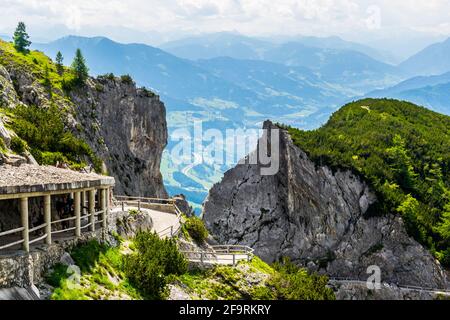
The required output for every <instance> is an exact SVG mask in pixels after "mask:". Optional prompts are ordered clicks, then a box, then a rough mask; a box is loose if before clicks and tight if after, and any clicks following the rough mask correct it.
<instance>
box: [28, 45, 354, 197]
mask: <svg viewBox="0 0 450 320" xmlns="http://www.w3.org/2000/svg"><path fill="white" fill-rule="evenodd" d="M33 47H34V48H35V49H39V50H41V51H44V52H45V53H47V54H48V55H50V56H51V57H55V56H56V53H57V51H61V52H62V53H63V55H64V57H65V63H66V64H70V62H71V61H72V59H73V57H74V52H75V50H76V49H77V48H80V49H81V50H82V52H83V54H84V56H85V58H86V60H87V63H88V66H89V68H90V72H91V74H93V75H99V74H105V73H110V72H112V73H114V74H116V75H123V74H130V75H131V76H132V77H133V79H134V80H135V81H136V82H137V84H138V85H141V86H146V87H149V88H152V89H153V90H155V91H156V92H158V93H159V94H160V95H161V98H162V100H163V101H164V102H165V104H166V106H167V110H168V113H167V119H168V125H169V133H173V132H175V131H176V130H177V129H187V130H189V131H190V132H192V124H193V123H194V121H195V120H201V121H203V128H204V130H206V129H208V128H214V129H218V130H221V131H222V132H225V130H227V129H232V128H260V127H261V123H262V122H263V121H264V120H266V119H268V118H271V119H272V120H274V121H280V122H284V123H288V124H291V125H293V126H297V127H302V128H314V127H317V126H319V125H320V124H321V123H324V122H325V121H326V119H327V118H328V116H329V115H330V114H331V113H332V112H333V111H335V109H336V108H337V107H338V106H339V105H340V103H341V102H342V101H343V100H345V99H347V98H348V96H349V94H347V93H345V92H344V90H342V89H341V88H337V87H336V86H335V85H331V84H328V83H327V82H325V81H323V80H322V79H320V78H319V77H318V76H317V75H316V74H315V73H314V72H311V71H310V70H309V69H307V68H303V67H288V66H284V65H281V64H276V63H272V62H266V61H252V60H238V59H231V58H221V59H213V60H201V61H196V62H193V61H190V60H187V59H182V58H179V57H176V56H174V55H172V54H169V53H167V52H165V51H163V50H161V49H157V48H154V47H151V46H147V45H142V44H120V43H117V42H114V41H111V40H109V39H107V38H103V37H95V38H83V37H75V36H69V37H65V38H62V39H59V40H57V41H54V42H51V43H48V44H33ZM174 143H175V142H171V143H169V146H168V151H169V150H171V148H172V147H173V146H174ZM236 160H238V159H236ZM227 169H228V167H227V166H214V165H206V164H203V165H198V166H187V167H186V166H185V165H179V164H175V163H174V162H173V158H172V157H171V156H170V154H169V153H168V152H166V154H165V155H164V158H163V162H162V165H161V170H162V172H163V174H164V179H165V183H166V185H167V186H168V190H169V191H170V192H173V193H176V192H177V191H179V190H185V193H186V194H189V195H190V196H191V197H192V200H193V201H195V202H196V203H197V204H200V203H201V202H202V201H203V199H204V197H205V196H206V195H207V191H208V190H209V188H210V187H211V186H212V185H213V184H214V183H216V182H217V181H219V180H220V178H221V176H222V174H223V172H224V171H226V170H227Z"/></svg>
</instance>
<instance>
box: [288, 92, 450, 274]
mask: <svg viewBox="0 0 450 320" xmlns="http://www.w3.org/2000/svg"><path fill="white" fill-rule="evenodd" d="M287 129H288V132H289V134H290V135H291V137H292V139H293V141H294V143H295V144H296V145H297V146H298V147H300V148H301V149H302V150H304V151H305V152H306V153H307V154H308V155H309V156H310V157H311V159H312V160H313V161H315V163H316V164H317V165H328V166H330V167H331V168H332V169H333V170H339V169H340V170H351V171H352V172H354V173H355V174H356V175H358V176H360V177H362V178H363V179H364V180H366V181H368V183H370V185H371V186H372V188H373V189H374V190H375V191H376V193H377V196H378V198H379V201H378V202H377V203H376V204H375V205H374V206H372V208H370V212H369V214H387V213H395V214H401V215H402V217H403V219H404V221H405V224H406V227H407V230H408V232H409V234H410V235H411V236H413V237H414V238H415V239H416V240H418V241H419V242H421V243H422V244H424V245H426V246H427V247H428V248H429V249H430V250H431V251H432V253H434V254H435V255H436V257H438V258H439V259H440V261H441V262H442V263H443V264H444V265H446V266H450V250H449V248H450V230H447V228H446V227H445V226H448V225H449V221H448V220H449V219H450V214H449V212H450V117H448V116H445V115H442V114H438V113H435V112H433V111H430V110H428V109H425V108H423V107H419V106H416V105H414V104H412V103H409V102H404V101H397V100H390V99H365V100H360V101H356V102H352V103H349V104H347V105H346V106H344V107H343V108H342V109H340V110H339V111H337V112H336V113H335V114H333V116H332V117H331V118H330V120H329V121H328V123H327V124H325V125H324V126H323V127H322V128H320V129H318V130H314V131H302V130H298V129H294V128H287ZM443 226H444V227H443Z"/></svg>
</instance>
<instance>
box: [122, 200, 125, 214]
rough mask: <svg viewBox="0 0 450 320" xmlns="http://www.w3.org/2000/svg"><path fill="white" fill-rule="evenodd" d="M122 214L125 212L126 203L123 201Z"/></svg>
mask: <svg viewBox="0 0 450 320" xmlns="http://www.w3.org/2000/svg"><path fill="white" fill-rule="evenodd" d="M122 212H125V202H124V201H122Z"/></svg>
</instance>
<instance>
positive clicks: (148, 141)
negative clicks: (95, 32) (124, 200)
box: [72, 78, 168, 198]
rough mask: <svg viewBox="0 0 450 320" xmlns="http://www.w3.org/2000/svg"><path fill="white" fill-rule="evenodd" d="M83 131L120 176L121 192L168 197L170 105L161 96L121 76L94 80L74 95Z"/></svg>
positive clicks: (111, 170)
mask: <svg viewBox="0 0 450 320" xmlns="http://www.w3.org/2000/svg"><path fill="white" fill-rule="evenodd" d="M72 100H73V101H74V102H75V104H76V105H77V107H78V110H79V111H80V112H79V113H77V118H76V119H75V124H74V126H75V127H76V123H79V124H81V126H82V127H83V128H84V130H83V132H80V134H81V135H82V136H83V137H84V138H85V140H86V141H88V142H89V144H90V145H91V147H92V148H93V149H94V151H95V152H96V153H97V154H99V155H100V156H101V158H102V159H104V161H105V165H106V168H107V171H108V173H109V174H110V175H112V176H114V178H115V179H116V187H115V193H116V194H124V195H140V196H146V197H158V198H159V197H161V198H165V197H167V192H166V190H165V188H164V185H163V179H162V175H161V173H160V165H161V157H162V152H163V150H164V148H165V147H166V145H167V138H168V133H167V123H166V109H165V106H164V104H163V103H162V102H161V101H160V100H159V97H158V96H154V95H150V94H149V93H148V92H147V91H145V90H142V89H137V88H136V86H135V85H134V84H128V83H124V82H122V81H120V79H114V80H112V79H104V78H99V79H97V80H91V81H89V83H88V85H87V88H86V89H85V90H81V91H80V92H74V93H73V94H72Z"/></svg>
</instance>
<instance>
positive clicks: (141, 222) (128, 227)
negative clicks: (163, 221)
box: [116, 212, 153, 239]
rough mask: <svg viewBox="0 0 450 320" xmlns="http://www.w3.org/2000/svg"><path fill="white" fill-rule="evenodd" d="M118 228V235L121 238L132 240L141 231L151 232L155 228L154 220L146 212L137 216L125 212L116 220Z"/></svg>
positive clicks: (138, 213)
mask: <svg viewBox="0 0 450 320" xmlns="http://www.w3.org/2000/svg"><path fill="white" fill-rule="evenodd" d="M116 228H117V233H118V234H119V235H120V236H121V237H123V238H125V239H131V238H134V237H135V236H136V234H137V233H138V232H139V231H151V230H152V228H153V220H152V218H151V216H150V215H149V214H146V213H145V212H137V213H136V214H130V213H127V212H123V213H122V214H120V215H119V216H118V217H117V218H116Z"/></svg>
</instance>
